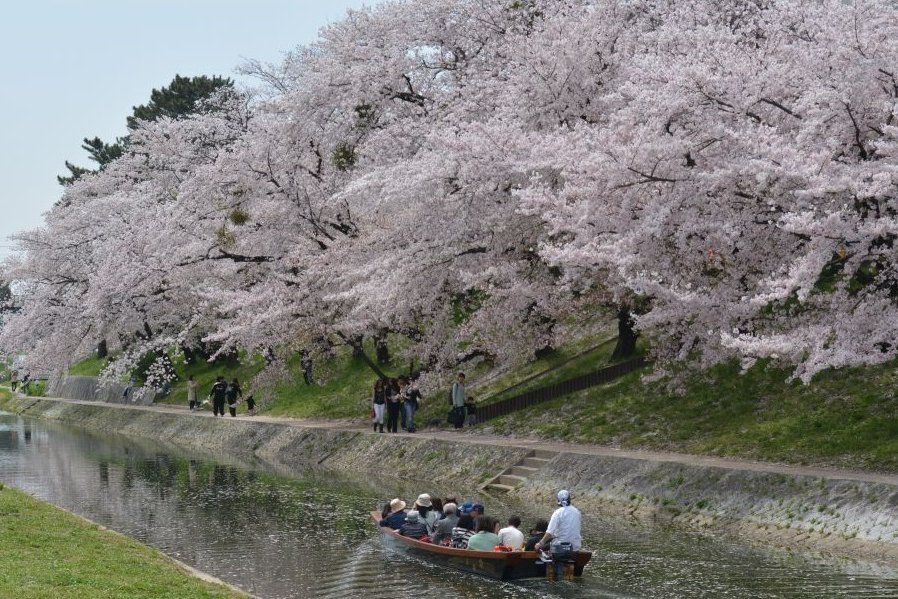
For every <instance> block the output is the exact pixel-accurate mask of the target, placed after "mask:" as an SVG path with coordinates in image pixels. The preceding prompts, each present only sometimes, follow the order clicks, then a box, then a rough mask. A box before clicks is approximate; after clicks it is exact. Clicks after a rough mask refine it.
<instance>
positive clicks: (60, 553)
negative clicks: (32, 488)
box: [0, 487, 245, 599]
mask: <svg viewBox="0 0 898 599" xmlns="http://www.w3.org/2000/svg"><path fill="white" fill-rule="evenodd" d="M0 514H2V518H0V597H17V598H18V599H31V598H34V599H43V598H46V597H62V598H73V599H77V598H82V597H83V598H84V599H101V598H107V597H109V598H113V597H114V598H122V599H125V598H132V597H142V598H148V599H152V598H156V597H158V598H163V597H164V598H172V599H175V598H178V599H192V598H194V597H195V598H201V597H235V598H236V597H245V595H242V594H239V593H236V592H233V591H231V590H229V589H226V588H224V587H221V586H218V585H214V584H211V583H207V582H204V581H201V580H199V579H197V578H194V577H193V576H191V575H189V574H188V573H187V572H185V571H183V570H182V568H181V567H180V566H178V565H177V564H176V563H174V562H173V561H172V560H170V559H168V558H166V557H165V556H164V555H162V554H161V553H159V552H158V551H156V550H154V549H151V548H149V547H146V546H144V545H141V544H140V543H138V542H136V541H133V540H131V539H128V538H126V537H123V536H121V535H118V534H115V533H112V532H110V531H106V530H103V529H101V528H100V527H98V526H96V525H92V524H90V523H88V522H85V521H84V520H81V519H80V518H77V517H75V516H73V515H71V514H68V513H66V512H64V511H62V510H59V509H57V508H55V507H53V506H51V505H48V504H46V503H44V502H41V501H38V500H36V499H34V498H32V497H29V496H28V495H26V494H24V493H21V492H19V491H15V490H13V489H10V488H8V487H7V488H3V489H2V490H0Z"/></svg>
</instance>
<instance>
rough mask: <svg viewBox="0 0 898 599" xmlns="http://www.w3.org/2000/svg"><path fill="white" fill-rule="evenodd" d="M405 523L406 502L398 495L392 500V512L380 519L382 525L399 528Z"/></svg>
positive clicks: (394, 528)
mask: <svg viewBox="0 0 898 599" xmlns="http://www.w3.org/2000/svg"><path fill="white" fill-rule="evenodd" d="M403 524H405V502H404V501H402V500H401V499H399V498H398V497H397V498H396V499H394V500H393V501H391V502H390V513H389V515H387V516H386V517H385V518H383V519H382V520H381V521H380V525H381V526H389V527H390V528H392V529H393V530H399V529H400V528H402V525H403Z"/></svg>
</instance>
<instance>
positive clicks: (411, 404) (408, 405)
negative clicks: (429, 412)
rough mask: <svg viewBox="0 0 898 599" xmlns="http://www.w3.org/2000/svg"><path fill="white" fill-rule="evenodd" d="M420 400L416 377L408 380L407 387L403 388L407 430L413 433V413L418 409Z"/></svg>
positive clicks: (414, 427)
mask: <svg viewBox="0 0 898 599" xmlns="http://www.w3.org/2000/svg"><path fill="white" fill-rule="evenodd" d="M420 400H421V391H420V390H419V389H418V381H417V379H414V378H413V379H411V381H408V387H406V389H405V413H406V417H405V420H406V424H407V426H408V432H410V433H413V432H415V430H416V429H417V427H416V426H415V413H416V412H417V411H418V407H419V406H420Z"/></svg>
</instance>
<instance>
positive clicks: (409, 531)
mask: <svg viewBox="0 0 898 599" xmlns="http://www.w3.org/2000/svg"><path fill="white" fill-rule="evenodd" d="M399 534H401V535H402V536H404V537H411V538H413V539H420V538H421V537H426V536H428V535H427V524H425V523H424V522H423V521H422V520H421V515H420V514H419V513H418V511H417V510H410V511H409V512H408V513H407V514H406V515H405V524H403V525H402V526H400V527H399Z"/></svg>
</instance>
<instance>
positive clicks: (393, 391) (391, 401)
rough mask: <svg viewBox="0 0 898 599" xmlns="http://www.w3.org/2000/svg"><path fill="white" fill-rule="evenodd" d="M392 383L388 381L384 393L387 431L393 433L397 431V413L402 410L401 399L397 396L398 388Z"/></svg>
mask: <svg viewBox="0 0 898 599" xmlns="http://www.w3.org/2000/svg"><path fill="white" fill-rule="evenodd" d="M395 380H396V379H393V380H392V381H390V380H388V381H387V382H386V383H384V385H385V390H384V391H385V393H386V397H387V430H388V431H390V432H391V433H395V432H397V431H398V430H399V412H400V410H401V408H402V397H401V396H400V395H399V386H398V385H396V386H394V385H393V383H394V382H395Z"/></svg>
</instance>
